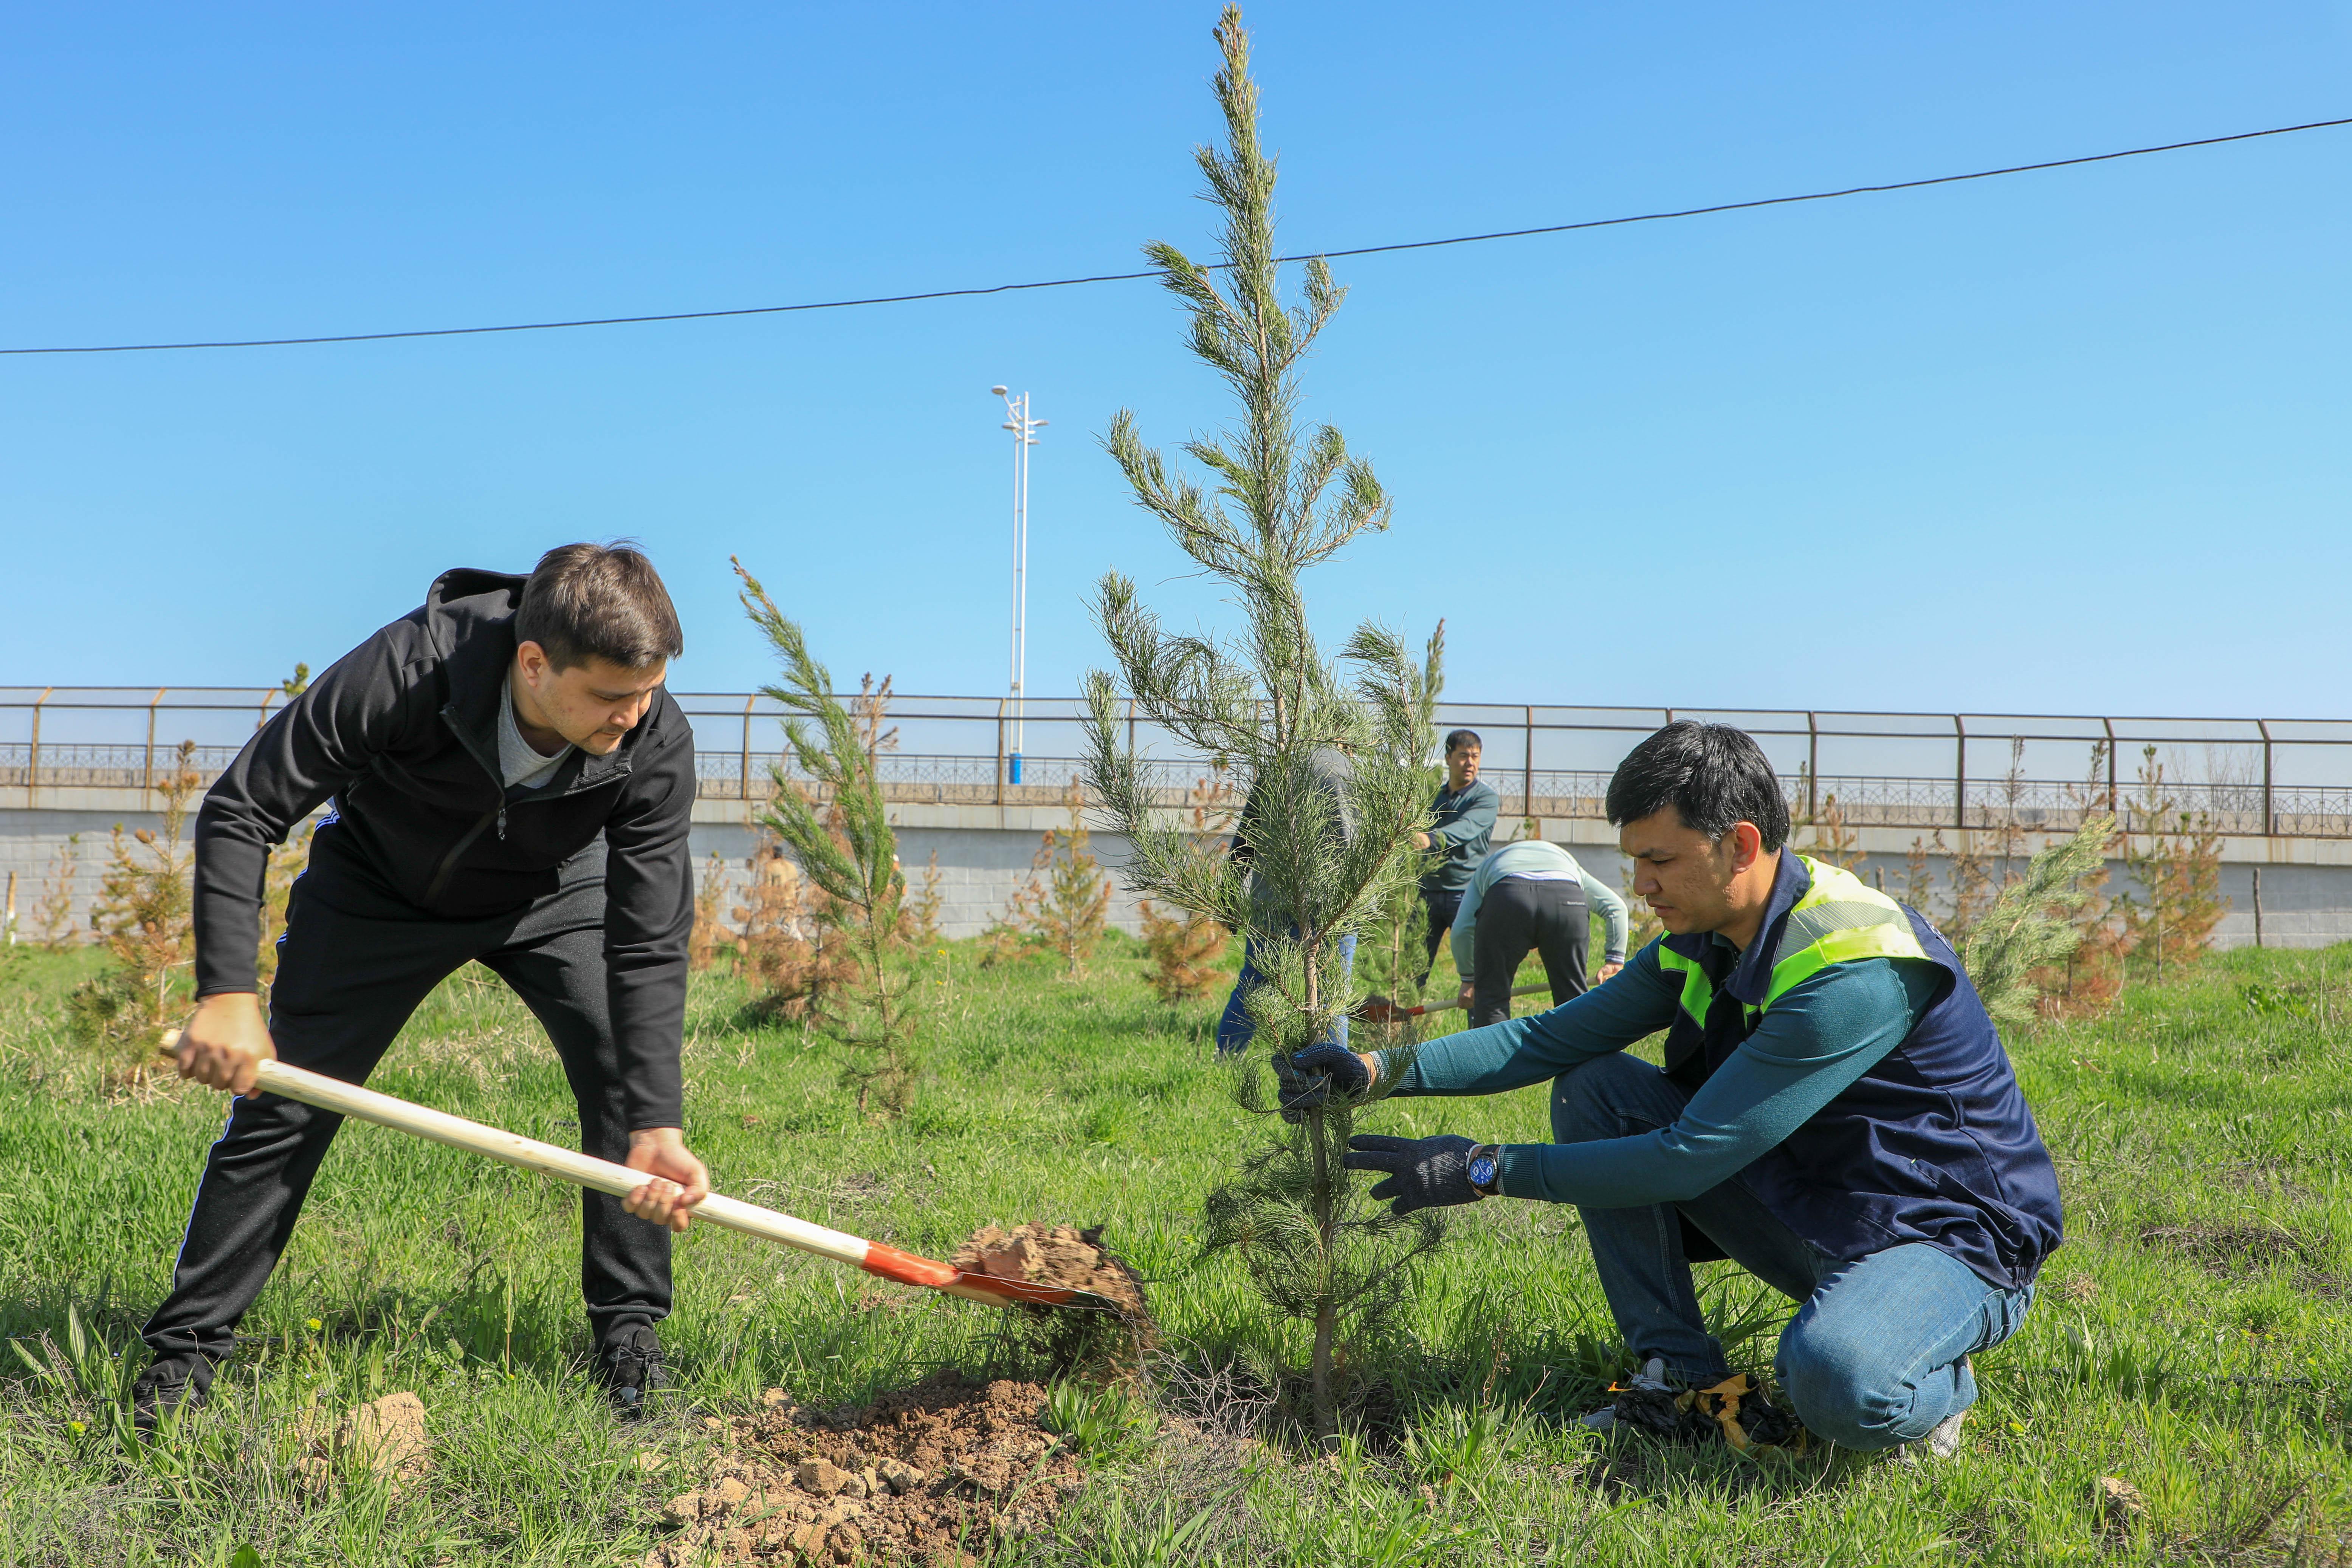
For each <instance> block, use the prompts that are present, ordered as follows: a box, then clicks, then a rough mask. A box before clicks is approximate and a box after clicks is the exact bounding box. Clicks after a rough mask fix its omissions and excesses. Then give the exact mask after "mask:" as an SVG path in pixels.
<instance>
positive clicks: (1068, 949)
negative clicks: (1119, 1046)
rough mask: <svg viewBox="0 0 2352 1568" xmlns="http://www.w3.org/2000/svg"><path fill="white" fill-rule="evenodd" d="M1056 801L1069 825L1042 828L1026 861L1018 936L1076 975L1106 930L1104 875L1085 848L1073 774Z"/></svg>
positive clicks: (1081, 793)
mask: <svg viewBox="0 0 2352 1568" xmlns="http://www.w3.org/2000/svg"><path fill="white" fill-rule="evenodd" d="M1062 804H1063V805H1065V806H1066V807H1067V808H1068V809H1069V813H1070V825H1069V826H1067V827H1055V828H1048V829H1046V831H1045V842H1044V843H1043V844H1042V845H1041V846H1039V847H1038V850H1037V855H1036V858H1035V859H1034V860H1032V861H1031V862H1030V865H1031V867H1032V868H1034V872H1035V875H1034V876H1032V877H1031V878H1030V879H1029V887H1028V889H1027V890H1026V891H1025V892H1024V894H1022V895H1021V896H1020V897H1019V898H1018V899H1016V900H1015V903H1016V907H1017V908H1019V909H1020V910H1021V911H1022V928H1023V929H1022V934H1023V937H1024V940H1025V941H1026V942H1027V943H1028V944H1029V945H1030V946H1031V947H1033V948H1035V949H1037V950H1039V951H1041V952H1050V953H1052V954H1053V955H1054V956H1055V958H1056V959H1058V960H1059V961H1060V962H1061V964H1062V973H1063V974H1064V975H1065V976H1066V977H1068V978H1076V976H1077V975H1078V974H1080V973H1084V971H1085V969H1086V965H1087V960H1088V959H1090V958H1092V957H1093V956H1094V952H1095V949H1096V948H1097V947H1099V946H1101V945H1102V938H1103V932H1104V931H1106V930H1107V929H1108V926H1109V923H1110V880H1109V879H1108V878H1107V877H1105V876H1104V875H1103V874H1102V869H1101V868H1100V867H1098V866H1097V864H1096V863H1095V858H1094V851H1093V850H1092V848H1091V847H1090V843H1091V836H1090V835H1089V834H1088V833H1087V821H1086V804H1087V796H1086V790H1085V787H1084V786H1083V785H1081V784H1079V783H1078V782H1077V781H1076V780H1075V779H1073V780H1072V781H1071V782H1070V787H1069V790H1068V791H1067V793H1066V794H1065V795H1064V796H1063V798H1062Z"/></svg>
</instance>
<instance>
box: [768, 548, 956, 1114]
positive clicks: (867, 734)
mask: <svg viewBox="0 0 2352 1568" xmlns="http://www.w3.org/2000/svg"><path fill="white" fill-rule="evenodd" d="M735 571H736V574H738V575H739V576H740V577H741V578H742V579H743V592H742V594H741V598H742V602H743V609H744V612H745V613H746V614H747V615H749V616H751V624H752V625H754V626H758V627H759V628H760V631H761V634H762V635H763V636H765V637H767V639H768V642H769V644H770V646H771V647H773V648H774V649H775V650H776V656H777V658H779V659H780V660H781V661H782V664H783V667H784V683H783V684H782V685H781V686H770V687H766V688H763V691H764V693H765V695H767V696H769V697H772V698H773V699H774V700H776V701H777V702H778V703H780V704H782V707H783V709H784V710H785V711H786V712H788V713H790V714H793V717H792V718H789V719H786V720H785V721H784V739H785V742H786V743H787V744H788V745H789V746H791V748H792V752H793V761H795V762H796V763H799V765H800V770H801V772H802V773H803V774H804V775H806V776H807V777H808V778H809V779H811V780H812V781H814V783H815V784H817V785H818V786H820V787H821V788H822V789H823V790H824V792H825V793H826V794H827V795H829V796H830V797H831V798H830V799H829V801H828V802H827V803H826V808H825V811H824V815H823V816H819V815H818V812H817V808H816V805H815V804H814V802H813V801H812V800H811V799H810V798H809V796H808V795H806V794H803V792H802V791H801V790H800V789H798V788H796V787H794V784H793V780H792V779H790V778H788V777H785V776H783V770H782V769H781V768H779V769H778V770H777V773H778V777H777V779H776V785H777V788H776V793H775V797H774V800H773V802H772V805H770V807H769V810H768V814H767V815H766V816H764V817H762V818H761V826H765V827H766V828H767V829H768V830H769V831H770V832H772V833H773V834H775V835H776V837H779V838H781V839H782V840H783V842H784V843H785V844H786V845H787V846H789V847H791V849H792V852H793V858H794V859H795V860H797V861H799V862H800V868H801V871H802V874H803V876H804V877H805V878H806V879H808V881H809V883H810V884H811V885H812V886H813V887H814V889H816V892H817V893H818V895H819V898H818V901H817V905H816V910H815V918H816V921H817V924H818V925H819V927H820V928H822V929H823V931H824V932H825V933H826V934H827V935H828V936H830V937H831V938H832V939H833V941H832V942H830V943H828V942H824V941H820V942H819V943H818V946H819V948H820V949H823V948H825V947H827V946H833V947H835V950H836V951H837V952H839V953H840V954H841V955H842V956H843V957H844V958H845V960H846V965H845V968H846V970H847V973H845V976H844V978H843V980H842V982H841V983H840V984H836V985H832V986H828V987H826V988H824V990H822V991H820V992H819V993H817V994H815V996H814V998H813V999H812V1003H811V1016H812V1018H813V1020H814V1023H815V1025H816V1026H817V1028H818V1029H819V1030H820V1031H821V1032H823V1033H824V1035H826V1036H828V1037H831V1039H832V1040H833V1041H834V1043H835V1045H836V1046H838V1047H841V1051H842V1069H841V1077H842V1082H843V1084H844V1085H845V1087H847V1088H849V1089H853V1090H855V1091H856V1095H857V1109H858V1111H859V1113H860V1114H863V1113H864V1112H865V1111H866V1110H867V1108H868V1105H869V1103H871V1104H872V1105H873V1106H875V1107H876V1108H878V1109H879V1110H881V1112H882V1113H883V1114H884V1115H885V1116H898V1115H900V1114H903V1113H904V1112H905V1111H906V1110H907V1108H908V1106H909V1105H911V1104H912V1103H913V1101H914V1097H915V1084H916V1081H917V1079H918V1078H919V1075H920V1073H921V1070H922V1058H921V1056H920V1053H919V1050H918V1048H917V1033H918V1023H919V1020H918V1017H917V1013H916V1006H915V977H914V973H913V972H912V970H911V969H910V967H909V966H908V965H907V964H905V963H898V962H895V961H896V960H898V958H899V957H900V956H901V955H902V954H903V952H905V950H906V947H907V934H906V921H905V919H904V914H905V905H906V899H907V879H906V878H905V877H904V876H903V875H901V874H900V872H899V869H898V838H897V836H896V835H895V834H893V833H892V832H891V830H890V819H889V813H888V811H887V808H886V807H885V805H884V804H883V799H882V784H881V779H880V777H879V774H878V769H877V753H878V752H881V751H883V750H885V749H887V745H888V737H887V735H886V733H885V732H884V731H883V730H882V727H881V726H882V719H883V700H884V698H885V697H886V696H887V690H888V685H889V683H888V682H887V681H885V682H884V683H883V687H882V689H881V690H880V691H879V692H877V691H876V690H875V689H874V688H873V684H872V682H871V681H870V680H869V681H868V682H867V683H866V690H865V692H864V693H863V694H862V696H861V698H860V699H859V700H857V702H856V709H857V710H856V712H855V713H853V712H852V711H851V709H850V707H849V706H848V705H845V704H844V703H843V702H842V700H840V699H839V698H837V697H835V695H834V694H833V677H832V675H831V674H830V672H828V671H827V670H826V669H825V668H824V666H823V665H822V664H819V663H818V662H817V661H816V660H815V659H814V658H812V657H811V656H810V654H809V650H808V639H807V638H806V637H803V635H802V632H801V628H800V626H798V625H797V624H796V623H794V622H793V621H790V620H787V619H785V617H784V615H783V612H782V611H781V610H779V609H777V608H776V605H775V601H774V600H772V599H771V598H769V597H768V592H767V590H766V589H764V588H762V587H761V586H760V582H759V579H758V578H756V577H753V576H752V575H751V574H750V573H749V572H746V571H744V570H743V563H741V562H740V561H738V562H736V563H735ZM808 721H814V723H815V726H816V727H815V729H814V731H812V730H811V729H810V727H809V722H808Z"/></svg>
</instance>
